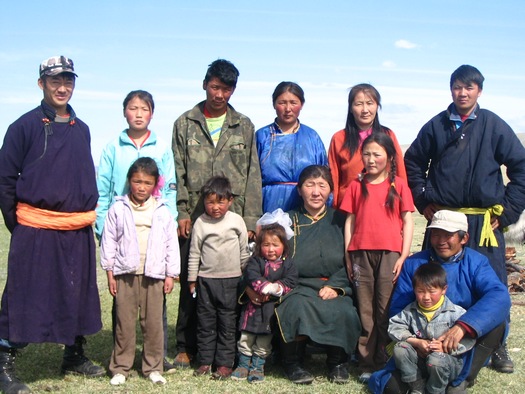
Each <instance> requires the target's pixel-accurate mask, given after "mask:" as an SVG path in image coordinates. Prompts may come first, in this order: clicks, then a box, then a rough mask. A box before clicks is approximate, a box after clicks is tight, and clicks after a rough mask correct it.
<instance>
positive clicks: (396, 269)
mask: <svg viewBox="0 0 525 394" xmlns="http://www.w3.org/2000/svg"><path fill="white" fill-rule="evenodd" d="M404 263H405V259H404V258H402V257H400V258H398V259H397V260H396V263H395V264H394V269H393V270H392V274H394V277H393V278H392V283H396V282H397V278H399V274H400V273H401V268H403V264H404Z"/></svg>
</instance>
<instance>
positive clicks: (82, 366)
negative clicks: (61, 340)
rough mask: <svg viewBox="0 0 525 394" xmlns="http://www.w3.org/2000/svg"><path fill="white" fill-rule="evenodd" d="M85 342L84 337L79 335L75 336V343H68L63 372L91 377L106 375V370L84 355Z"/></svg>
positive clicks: (63, 360) (65, 349)
mask: <svg viewBox="0 0 525 394" xmlns="http://www.w3.org/2000/svg"><path fill="white" fill-rule="evenodd" d="M85 343H86V340H85V339H84V337H82V336H78V337H76V338H75V344H74V345H66V347H65V348H64V357H63V359H62V373H63V374H78V375H84V376H87V377H90V378H97V377H99V376H104V375H105V374H106V370H105V369H104V368H102V367H99V366H98V365H95V364H93V363H92V362H91V360H90V359H89V358H87V357H86V356H84V348H83V345H84V344H85Z"/></svg>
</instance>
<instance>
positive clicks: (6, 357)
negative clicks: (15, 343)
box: [0, 347, 31, 394]
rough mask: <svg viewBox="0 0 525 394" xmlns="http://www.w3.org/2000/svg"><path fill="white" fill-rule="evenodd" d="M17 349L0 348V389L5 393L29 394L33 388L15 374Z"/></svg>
mask: <svg viewBox="0 0 525 394" xmlns="http://www.w3.org/2000/svg"><path fill="white" fill-rule="evenodd" d="M15 359H16V349H7V348H4V347H1V348H0V391H2V393H5V394H29V393H31V390H30V389H29V387H27V386H26V385H25V384H24V383H22V382H21V381H20V379H18V378H17V377H16V375H15Z"/></svg>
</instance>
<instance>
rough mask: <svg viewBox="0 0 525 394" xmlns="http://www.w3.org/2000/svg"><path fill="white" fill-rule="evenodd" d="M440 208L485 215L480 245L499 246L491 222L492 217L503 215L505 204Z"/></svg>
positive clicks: (467, 213) (466, 213)
mask: <svg viewBox="0 0 525 394" xmlns="http://www.w3.org/2000/svg"><path fill="white" fill-rule="evenodd" d="M440 209H449V210H451V211H457V212H461V213H464V214H465V215H483V216H484V217H483V227H482V228H481V234H480V238H479V246H486V247H489V246H494V247H496V248H497V247H498V241H497V239H496V236H495V235H494V230H492V226H491V224H490V218H491V217H492V216H501V215H502V213H503V205H500V204H496V205H493V206H491V207H488V208H450V207H442V208H440Z"/></svg>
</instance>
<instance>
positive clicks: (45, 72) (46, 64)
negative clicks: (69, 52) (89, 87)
mask: <svg viewBox="0 0 525 394" xmlns="http://www.w3.org/2000/svg"><path fill="white" fill-rule="evenodd" d="M39 71H40V78H42V77H43V76H48V77H53V76H55V75H58V74H62V73H70V74H73V75H74V76H75V77H78V75H77V74H75V68H74V65H73V60H71V59H69V58H67V57H65V56H53V57H50V58H49V59H46V60H44V61H43V62H42V63H41V64H40V69H39Z"/></svg>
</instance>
